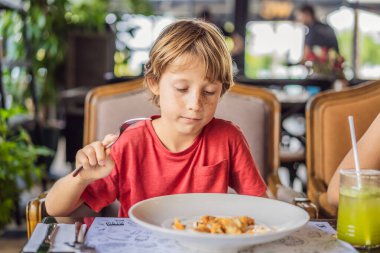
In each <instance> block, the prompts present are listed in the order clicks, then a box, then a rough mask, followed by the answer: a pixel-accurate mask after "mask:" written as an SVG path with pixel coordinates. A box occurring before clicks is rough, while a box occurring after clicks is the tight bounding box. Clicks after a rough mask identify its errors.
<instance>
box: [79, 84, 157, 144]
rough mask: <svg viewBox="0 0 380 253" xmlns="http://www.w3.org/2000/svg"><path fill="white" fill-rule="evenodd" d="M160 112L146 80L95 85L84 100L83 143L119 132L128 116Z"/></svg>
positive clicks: (129, 117) (135, 116)
mask: <svg viewBox="0 0 380 253" xmlns="http://www.w3.org/2000/svg"><path fill="white" fill-rule="evenodd" d="M154 114H160V111H159V108H158V107H156V106H154V105H153V104H152V103H151V102H150V101H149V94H148V93H147V92H146V90H145V89H144V87H143V79H141V78H138V79H136V80H132V81H127V82H122V83H117V84H110V85H104V86H99V87H96V88H94V89H92V90H90V91H89V93H88V94H87V96H86V102H85V121H84V134H83V138H84V139H83V143H84V145H86V144H88V143H91V142H93V141H96V140H102V139H103V138H104V136H106V135H107V134H110V133H118V131H119V127H120V125H121V124H122V123H123V122H124V121H125V120H127V119H131V118H139V117H149V116H151V115H154Z"/></svg>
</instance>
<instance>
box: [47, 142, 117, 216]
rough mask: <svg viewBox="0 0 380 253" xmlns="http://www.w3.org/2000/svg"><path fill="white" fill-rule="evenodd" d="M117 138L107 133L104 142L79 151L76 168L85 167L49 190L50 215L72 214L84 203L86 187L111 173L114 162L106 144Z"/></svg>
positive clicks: (48, 206) (95, 143)
mask: <svg viewBox="0 0 380 253" xmlns="http://www.w3.org/2000/svg"><path fill="white" fill-rule="evenodd" d="M116 138H117V136H115V135H107V136H106V137H105V138H104V140H103V141H102V142H99V141H97V142H93V143H91V144H89V145H87V146H85V147H84V148H82V149H80V150H79V151H78V152H77V155H76V158H75V160H76V168H78V167H80V166H83V169H82V171H81V172H80V173H79V174H78V176H76V177H73V175H72V174H73V173H70V174H68V175H66V176H65V177H63V178H61V179H60V180H58V181H57V182H56V183H55V184H54V185H53V187H52V188H51V189H50V190H49V192H48V194H47V196H46V200H45V206H46V211H47V213H48V214H49V215H50V216H61V217H64V216H70V214H71V213H72V212H73V211H74V210H76V209H77V208H78V207H79V206H80V205H81V204H82V203H83V200H82V199H81V195H82V193H83V191H84V190H85V189H86V187H87V186H88V185H89V184H90V183H92V182H94V181H96V180H98V179H101V178H104V177H107V176H108V175H109V174H110V173H111V171H112V169H113V168H114V162H113V161H112V159H111V158H110V156H109V153H110V150H109V149H108V150H106V149H105V146H107V145H108V144H109V143H111V142H112V141H114V140H115V139H116Z"/></svg>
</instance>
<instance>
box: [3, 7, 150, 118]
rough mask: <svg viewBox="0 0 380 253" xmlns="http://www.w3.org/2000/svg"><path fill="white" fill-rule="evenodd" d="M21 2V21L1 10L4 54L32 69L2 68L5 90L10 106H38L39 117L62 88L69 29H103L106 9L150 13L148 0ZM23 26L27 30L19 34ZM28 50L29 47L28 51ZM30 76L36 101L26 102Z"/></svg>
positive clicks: (13, 13) (98, 30) (54, 100)
mask: <svg viewBox="0 0 380 253" xmlns="http://www.w3.org/2000/svg"><path fill="white" fill-rule="evenodd" d="M23 2H24V3H25V6H26V7H25V9H26V13H25V19H24V20H23V18H22V15H21V14H20V13H17V12H16V11H13V10H7V11H2V12H1V13H0V36H2V37H3V38H4V40H5V41H4V43H5V52H4V55H5V57H6V58H7V59H9V60H12V61H13V60H17V61H20V60H21V61H26V62H28V65H29V66H30V67H31V68H32V69H31V71H27V69H26V67H25V66H23V67H18V66H16V67H14V66H13V67H12V66H10V67H6V68H5V70H4V72H3V79H4V85H5V90H6V92H7V93H8V94H11V95H12V97H13V100H12V102H13V104H15V105H21V106H23V107H25V108H28V110H29V111H33V110H32V108H33V106H39V107H40V108H41V110H40V112H42V113H41V115H38V117H39V118H40V119H42V120H43V121H44V120H46V119H48V116H47V115H49V114H48V112H47V111H46V110H48V109H49V108H52V107H54V106H55V103H56V101H57V96H58V91H59V90H62V89H64V84H65V78H64V73H65V60H66V56H67V51H68V43H67V42H68V36H69V33H70V32H73V31H80V32H98V33H101V32H104V31H105V27H106V25H105V17H106V15H107V13H108V12H110V11H116V12H118V11H120V10H126V11H128V12H130V13H137V14H139V13H141V14H145V15H149V14H152V9H151V7H150V4H149V1H148V0H122V1H118V2H117V3H112V2H111V1H107V0H33V1H31V0H29V1H23ZM24 28H25V31H26V33H25V34H24V33H23V29H24ZM27 49H29V50H27ZM30 73H31V74H32V75H33V76H34V78H35V83H36V87H37V88H36V93H37V101H38V103H39V104H38V105H31V103H30V96H31V94H30V86H29V84H28V82H29V79H30V76H29V74H30Z"/></svg>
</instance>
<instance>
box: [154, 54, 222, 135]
mask: <svg viewBox="0 0 380 253" xmlns="http://www.w3.org/2000/svg"><path fill="white" fill-rule="evenodd" d="M205 77H206V73H205V66H204V64H203V63H202V61H201V60H200V59H199V58H198V57H195V56H190V55H185V56H181V57H178V58H177V59H176V60H175V61H174V62H173V63H171V64H170V65H168V66H167V68H166V69H165V71H164V72H163V74H162V76H161V79H160V80H159V82H158V83H153V84H152V85H150V88H151V90H152V92H153V93H154V94H156V95H159V96H160V101H159V104H160V108H161V119H162V122H163V123H165V124H167V127H168V129H170V131H173V130H174V131H176V132H177V133H178V134H180V135H189V136H192V137H194V136H197V135H198V134H199V133H200V132H201V130H202V129H203V127H204V126H205V125H206V124H207V123H209V122H210V121H211V119H212V118H213V117H214V114H215V110H216V106H217V104H218V102H219V98H220V95H221V92H222V84H221V82H219V81H215V82H214V83H211V82H210V81H208V80H207V79H206V78H205Z"/></svg>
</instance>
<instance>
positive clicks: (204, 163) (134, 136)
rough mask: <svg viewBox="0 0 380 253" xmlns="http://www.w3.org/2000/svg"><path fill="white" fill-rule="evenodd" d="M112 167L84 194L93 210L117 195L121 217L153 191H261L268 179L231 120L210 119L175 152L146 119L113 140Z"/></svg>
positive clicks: (256, 192)
mask: <svg viewBox="0 0 380 253" xmlns="http://www.w3.org/2000/svg"><path fill="white" fill-rule="evenodd" d="M111 157H112V159H113V160H114V161H115V168H114V169H113V170H112V172H111V173H110V175H109V176H107V177H105V178H103V179H99V180H97V181H94V182H93V183H91V184H90V185H89V186H87V188H86V189H85V191H84V192H83V194H82V199H83V200H84V201H85V203H87V205H88V206H90V207H91V208H92V209H93V210H95V211H96V212H99V211H100V210H101V209H102V208H104V207H105V206H107V205H109V204H111V203H112V202H113V201H114V200H115V199H118V200H119V201H120V203H121V208H120V210H119V217H128V210H129V208H130V207H131V206H132V205H133V204H135V203H137V202H139V201H141V200H145V199H148V198H152V197H157V196H163V195H170V194H177V193H195V192H207V193H226V192H227V187H228V186H230V187H232V188H233V189H235V190H236V191H237V193H239V194H245V195H254V196H261V195H263V194H264V193H265V191H266V185H265V183H264V181H263V179H262V177H261V176H260V174H259V172H258V170H257V168H256V165H255V162H254V160H253V158H252V155H251V153H250V151H249V147H248V144H247V142H246V140H245V138H244V136H243V134H242V132H241V131H240V130H239V129H238V128H237V127H236V126H235V125H233V124H232V123H231V122H228V121H225V120H221V119H215V118H214V119H212V120H211V121H210V123H209V124H207V125H206V126H205V127H204V129H203V130H202V132H201V134H200V135H199V136H198V137H197V139H196V140H195V141H194V143H193V144H192V145H191V146H190V147H188V148H187V149H186V150H184V151H181V152H179V153H173V152H171V151H169V150H168V149H167V148H165V146H164V145H163V144H162V143H161V141H160V140H159V138H158V136H157V135H156V133H155V131H154V129H153V126H152V122H151V121H150V120H147V121H142V122H138V123H136V124H135V125H133V126H131V127H129V128H128V129H126V130H125V131H124V133H123V134H122V136H121V137H120V138H119V140H118V141H117V142H116V143H115V144H114V145H113V146H112V149H111Z"/></svg>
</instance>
